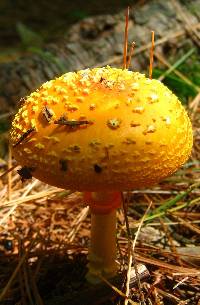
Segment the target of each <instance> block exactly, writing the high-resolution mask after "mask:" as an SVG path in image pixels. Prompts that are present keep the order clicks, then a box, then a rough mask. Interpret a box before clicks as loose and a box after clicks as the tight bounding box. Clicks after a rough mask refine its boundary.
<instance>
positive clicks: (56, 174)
mask: <svg viewBox="0 0 200 305" xmlns="http://www.w3.org/2000/svg"><path fill="white" fill-rule="evenodd" d="M192 142H193V137H192V127H191V123H190V120H189V118H188V115H187V113H186V111H185V109H184V107H183V106H182V105H181V103H180V101H179V100H178V98H177V97H176V96H175V95H174V94H173V93H172V92H171V91H170V90H169V89H168V88H167V87H166V86H164V85H163V84H162V83H161V82H159V81H158V80H154V79H153V80H150V79H148V78H146V77H145V76H144V75H143V74H140V73H138V72H131V71H128V70H121V69H116V68H110V67H104V68H95V69H86V70H81V71H78V72H77V73H72V72H69V73H66V74H64V75H62V76H61V77H59V78H56V79H55V80H51V81H49V82H47V83H45V84H43V85H42V86H41V87H40V88H39V89H38V90H36V92H34V93H32V94H31V95H30V96H28V97H27V98H26V100H25V102H24V104H23V105H22V107H21V108H20V109H19V111H18V113H17V114H16V116H15V118H14V120H13V122H12V129H11V143H12V145H13V154H14V157H15V158H16V160H17V161H18V162H19V163H20V164H21V165H23V166H27V167H30V168H32V169H34V170H33V176H34V177H36V178H38V179H39V180H41V181H44V182H46V183H48V184H51V185H55V186H57V187H61V188H67V189H68V188H69V189H73V190H80V191H81V190H83V191H102V190H128V189H133V188H141V187H147V186H149V185H152V184H155V183H157V182H159V181H160V180H161V179H163V178H164V177H166V176H168V175H170V174H172V173H173V172H175V171H176V170H177V169H178V168H179V167H180V166H181V165H182V164H184V162H185V161H186V160H187V159H188V157H189V155H190V152H191V148H192Z"/></svg>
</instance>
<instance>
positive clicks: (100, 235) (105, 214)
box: [86, 192, 121, 284]
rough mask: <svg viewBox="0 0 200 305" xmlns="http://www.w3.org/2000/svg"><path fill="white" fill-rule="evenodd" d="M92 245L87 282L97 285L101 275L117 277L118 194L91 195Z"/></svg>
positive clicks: (97, 193)
mask: <svg viewBox="0 0 200 305" xmlns="http://www.w3.org/2000/svg"><path fill="white" fill-rule="evenodd" d="M90 199H91V200H90V203H89V204H90V209H91V245H90V250H89V255H88V259H89V263H88V269H89V271H88V273H87V276H86V278H87V280H88V281H89V282H90V283H93V284H96V283H99V282H100V281H101V279H100V277H99V275H100V276H101V275H102V276H104V277H106V278H111V277H113V276H115V274H116V272H117V264H116V261H115V259H116V210H117V208H118V207H119V206H120V203H121V197H120V193H118V192H112V193H111V192H95V193H90Z"/></svg>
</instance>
